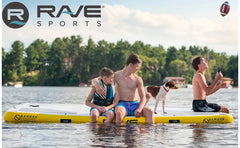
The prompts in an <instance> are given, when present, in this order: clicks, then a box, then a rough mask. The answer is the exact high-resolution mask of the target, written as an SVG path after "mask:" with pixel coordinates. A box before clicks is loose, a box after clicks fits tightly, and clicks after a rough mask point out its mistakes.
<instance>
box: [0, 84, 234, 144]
mask: <svg viewBox="0 0 240 148" xmlns="http://www.w3.org/2000/svg"><path fill="white" fill-rule="evenodd" d="M90 89H91V88H78V87H23V88H21V89H14V88H3V91H2V92H3V96H2V104H3V106H2V111H3V113H4V112H5V111H6V110H7V109H9V108H11V107H13V106H15V105H17V104H20V103H36V102H37V103H63V104H64V103H70V104H71V103H73V104H84V101H85V99H86V97H87V95H88V93H89V91H90ZM209 100H211V101H212V100H214V101H217V102H219V104H224V105H226V106H228V107H229V108H230V112H231V114H232V115H233V117H234V121H233V123H231V124H177V123H176V124H153V125H148V124H119V125H117V124H96V123H95V124H93V123H84V124H73V123H71V124H67V123H54V124H47V123H38V124H35V123H19V124H13V123H5V122H4V121H2V144H3V145H2V146H3V147H4V148H5V147H9V148H11V147H34V148H35V147H40V148H42V147H49V148H52V147H54V148H55V147H64V148H65V147H70V148H72V147H74V148H79V147H83V148H85V147H133V148H134V147H141V148H148V147H150V148H155V147H156V148H159V147H163V148H165V147H189V148H190V147H196V148H198V147H213V148H215V147H223V146H224V148H235V147H238V135H237V133H238V106H237V103H236V102H237V89H231V90H230V89H224V90H221V91H220V92H218V93H217V94H215V95H211V98H210V97H209ZM191 102H192V89H178V90H173V91H171V92H170V93H169V94H168V98H167V102H166V106H181V107H182V106H191ZM151 103H154V102H151V100H150V104H151Z"/></svg>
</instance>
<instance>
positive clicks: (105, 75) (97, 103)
mask: <svg viewBox="0 0 240 148" xmlns="http://www.w3.org/2000/svg"><path fill="white" fill-rule="evenodd" d="M99 74H100V79H99V80H98V84H99V85H101V86H103V87H104V88H105V90H106V93H105V94H106V95H101V94H99V93H98V92H97V91H96V87H93V88H92V90H91V91H90V93H89V95H88V97H87V99H86V102H85V104H86V105H87V106H89V107H91V109H90V114H91V119H92V122H97V119H98V117H99V116H106V117H107V119H106V120H105V121H104V122H105V123H110V122H112V120H113V118H114V109H113V107H114V106H115V105H117V104H118V100H117V99H118V97H114V96H113V95H114V93H113V86H112V83H113V79H114V72H113V71H112V70H111V69H109V68H106V67H104V68H102V69H101V71H100V73H99ZM92 100H93V101H92Z"/></svg>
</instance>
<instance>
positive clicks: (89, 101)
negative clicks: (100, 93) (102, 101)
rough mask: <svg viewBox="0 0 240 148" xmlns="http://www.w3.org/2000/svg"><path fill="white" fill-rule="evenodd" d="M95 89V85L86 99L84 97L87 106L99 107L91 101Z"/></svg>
mask: <svg viewBox="0 0 240 148" xmlns="http://www.w3.org/2000/svg"><path fill="white" fill-rule="evenodd" d="M95 91H96V89H95V87H93V88H92V90H91V91H90V93H89V94H88V96H87V99H86V101H85V104H86V105H87V106H89V107H94V108H98V109H99V106H98V105H95V104H93V103H92V102H91V101H92V99H93V95H94V93H95Z"/></svg>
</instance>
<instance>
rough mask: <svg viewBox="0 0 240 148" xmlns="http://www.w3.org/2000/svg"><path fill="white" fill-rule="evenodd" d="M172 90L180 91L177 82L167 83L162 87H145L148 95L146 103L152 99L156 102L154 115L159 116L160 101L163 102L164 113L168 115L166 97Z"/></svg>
mask: <svg viewBox="0 0 240 148" xmlns="http://www.w3.org/2000/svg"><path fill="white" fill-rule="evenodd" d="M170 89H178V87H177V86H176V84H175V82H174V81H173V80H170V81H167V82H166V83H164V84H163V85H161V86H145V93H146V103H147V102H148V101H149V99H150V98H151V97H153V98H154V99H155V100H156V103H155V107H154V113H155V114H157V106H158V103H159V101H160V100H162V108H163V113H164V114H166V113H167V112H165V109H164V106H165V100H166V95H167V93H168V91H169V90H170Z"/></svg>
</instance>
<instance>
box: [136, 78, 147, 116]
mask: <svg viewBox="0 0 240 148" xmlns="http://www.w3.org/2000/svg"><path fill="white" fill-rule="evenodd" d="M138 93H139V97H140V102H139V107H138V109H137V110H136V112H135V116H136V117H140V116H141V112H142V109H143V107H144V105H145V104H146V95H145V91H144V86H143V80H142V78H141V77H138Z"/></svg>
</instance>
